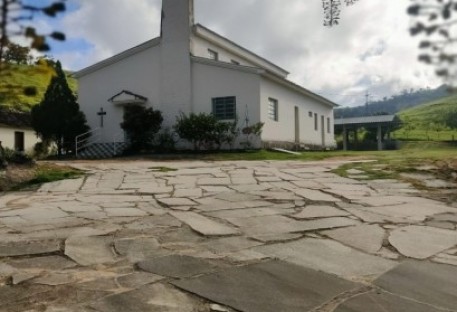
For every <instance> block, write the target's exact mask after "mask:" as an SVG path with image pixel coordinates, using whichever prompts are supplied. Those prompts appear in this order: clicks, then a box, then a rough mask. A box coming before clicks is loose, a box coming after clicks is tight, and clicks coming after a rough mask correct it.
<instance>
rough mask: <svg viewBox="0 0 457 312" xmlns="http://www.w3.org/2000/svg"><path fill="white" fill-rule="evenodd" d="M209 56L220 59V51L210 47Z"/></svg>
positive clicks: (216, 59)
mask: <svg viewBox="0 0 457 312" xmlns="http://www.w3.org/2000/svg"><path fill="white" fill-rule="evenodd" d="M208 56H209V58H210V59H212V60H215V61H218V60H219V53H217V52H216V51H214V50H211V49H208Z"/></svg>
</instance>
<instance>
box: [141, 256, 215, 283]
mask: <svg viewBox="0 0 457 312" xmlns="http://www.w3.org/2000/svg"><path fill="white" fill-rule="evenodd" d="M137 266H138V268H140V269H141V270H143V271H146V272H150V273H154V274H158V275H161V276H167V277H175V278H183V277H191V276H195V275H200V274H207V273H211V272H214V271H215V267H214V266H213V265H212V264H211V263H209V262H207V261H204V260H202V259H199V258H194V257H189V256H181V255H171V256H165V257H161V258H154V259H150V260H145V261H142V262H138V263H137Z"/></svg>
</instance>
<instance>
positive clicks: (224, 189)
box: [201, 185, 233, 193]
mask: <svg viewBox="0 0 457 312" xmlns="http://www.w3.org/2000/svg"><path fill="white" fill-rule="evenodd" d="M201 188H202V190H204V191H206V192H208V193H233V190H232V189H230V188H228V187H227V186H209V185H203V186H201Z"/></svg>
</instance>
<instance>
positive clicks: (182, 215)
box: [170, 211, 239, 236]
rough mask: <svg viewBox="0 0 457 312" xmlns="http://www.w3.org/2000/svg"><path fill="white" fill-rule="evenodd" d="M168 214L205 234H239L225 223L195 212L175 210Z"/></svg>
mask: <svg viewBox="0 0 457 312" xmlns="http://www.w3.org/2000/svg"><path fill="white" fill-rule="evenodd" d="M170 214H171V215H172V216H173V217H175V218H176V219H178V220H180V221H182V222H184V223H186V224H187V225H188V226H190V227H191V228H192V229H193V230H194V231H196V232H198V233H200V234H202V235H205V236H227V235H236V234H239V232H238V230H237V229H235V228H232V227H229V226H227V225H224V224H221V223H218V222H215V221H213V220H211V219H208V218H206V217H204V216H201V215H199V214H197V213H195V212H177V211H173V212H170Z"/></svg>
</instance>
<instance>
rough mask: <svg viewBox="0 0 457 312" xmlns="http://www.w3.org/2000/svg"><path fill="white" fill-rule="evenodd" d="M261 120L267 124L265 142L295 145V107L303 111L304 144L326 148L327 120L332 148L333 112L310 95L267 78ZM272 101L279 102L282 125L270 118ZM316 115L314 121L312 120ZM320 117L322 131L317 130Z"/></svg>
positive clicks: (261, 105) (302, 137) (301, 112)
mask: <svg viewBox="0 0 457 312" xmlns="http://www.w3.org/2000/svg"><path fill="white" fill-rule="evenodd" d="M260 90H261V99H260V101H261V104H260V107H261V112H260V114H261V120H262V121H263V122H265V126H264V129H263V133H262V140H263V141H274V142H278V141H279V142H291V143H293V142H295V107H296V106H297V107H298V110H299V128H300V143H304V144H308V145H322V123H321V117H322V116H324V136H325V145H326V146H327V147H332V146H333V145H334V144H335V142H334V135H333V109H332V108H331V107H330V106H327V105H325V104H322V103H320V102H318V101H317V100H314V99H312V98H310V97H308V96H306V95H303V94H301V93H299V92H297V91H295V90H292V89H290V88H288V87H286V86H283V85H280V84H278V83H276V82H273V81H271V80H269V79H267V78H264V77H262V79H261V88H260ZM269 98H274V99H276V100H277V101H278V117H279V119H278V121H273V120H271V119H269V117H268V105H269ZM309 112H312V114H313V117H309V115H308V114H309ZM315 113H317V114H318V130H317V131H316V130H315V128H314V114H315ZM327 118H330V133H328V132H327Z"/></svg>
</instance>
